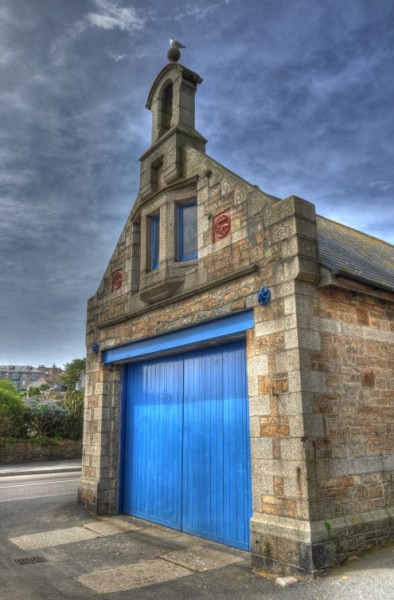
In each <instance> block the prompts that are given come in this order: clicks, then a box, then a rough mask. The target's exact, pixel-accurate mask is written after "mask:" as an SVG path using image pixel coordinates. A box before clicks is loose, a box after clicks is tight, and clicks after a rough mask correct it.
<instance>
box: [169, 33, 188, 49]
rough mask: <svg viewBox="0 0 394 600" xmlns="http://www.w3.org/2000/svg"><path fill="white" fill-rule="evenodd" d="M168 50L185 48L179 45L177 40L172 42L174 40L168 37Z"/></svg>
mask: <svg viewBox="0 0 394 600" xmlns="http://www.w3.org/2000/svg"><path fill="white" fill-rule="evenodd" d="M170 48H177V49H178V50H179V48H186V46H184V45H183V44H181V42H178V40H174V38H173V37H172V36H171V37H170Z"/></svg>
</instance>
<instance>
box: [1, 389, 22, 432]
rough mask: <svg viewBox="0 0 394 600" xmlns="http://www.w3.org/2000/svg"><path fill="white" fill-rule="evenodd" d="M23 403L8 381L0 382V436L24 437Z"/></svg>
mask: <svg viewBox="0 0 394 600" xmlns="http://www.w3.org/2000/svg"><path fill="white" fill-rule="evenodd" d="M24 412H25V403H24V401H23V400H22V399H21V398H20V396H19V392H18V390H17V389H15V387H14V386H13V385H12V383H11V382H10V381H7V380H5V379H4V380H0V436H1V437H24V436H25V435H26V430H25V421H24Z"/></svg>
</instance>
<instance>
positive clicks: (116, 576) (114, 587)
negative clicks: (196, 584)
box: [76, 559, 193, 594]
mask: <svg viewBox="0 0 394 600" xmlns="http://www.w3.org/2000/svg"><path fill="white" fill-rule="evenodd" d="M192 574H193V572H192V571H190V570H189V569H186V568H184V567H180V566H179V565H174V564H172V563H169V562H166V561H164V560H161V559H156V560H144V561H141V562H138V563H134V564H131V565H123V566H122V567H116V568H115V569H102V570H98V571H93V572H92V573H87V574H85V575H80V576H79V577H76V581H79V583H81V584H82V585H84V586H86V587H88V588H90V589H91V590H93V591H95V592H97V593H98V594H108V593H113V592H122V591H126V590H133V589H136V588H142V587H145V586H148V585H154V584H157V583H164V582H165V581H171V580H173V579H178V578H180V577H186V576H188V575H192Z"/></svg>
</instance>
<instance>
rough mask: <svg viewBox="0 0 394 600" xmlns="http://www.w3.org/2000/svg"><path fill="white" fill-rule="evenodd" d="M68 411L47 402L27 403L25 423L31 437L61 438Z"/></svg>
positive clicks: (34, 401)
mask: <svg viewBox="0 0 394 600" xmlns="http://www.w3.org/2000/svg"><path fill="white" fill-rule="evenodd" d="M65 419H66V411H65V410H64V408H62V407H61V406H58V405H57V404H55V403H54V402H48V401H47V400H36V399H33V400H28V401H27V402H26V412H25V422H26V428H27V434H28V436H29V437H37V436H40V437H61V435H62V431H63V425H64V422H65Z"/></svg>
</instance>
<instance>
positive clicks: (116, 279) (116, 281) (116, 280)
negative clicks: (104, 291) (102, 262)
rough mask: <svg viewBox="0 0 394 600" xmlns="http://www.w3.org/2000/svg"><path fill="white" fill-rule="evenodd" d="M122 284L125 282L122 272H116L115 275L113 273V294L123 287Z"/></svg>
mask: <svg viewBox="0 0 394 600" xmlns="http://www.w3.org/2000/svg"><path fill="white" fill-rule="evenodd" d="M122 282H123V275H122V271H121V270H119V271H115V272H114V273H112V291H113V292H114V291H115V290H118V289H119V288H121V287H122Z"/></svg>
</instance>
